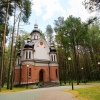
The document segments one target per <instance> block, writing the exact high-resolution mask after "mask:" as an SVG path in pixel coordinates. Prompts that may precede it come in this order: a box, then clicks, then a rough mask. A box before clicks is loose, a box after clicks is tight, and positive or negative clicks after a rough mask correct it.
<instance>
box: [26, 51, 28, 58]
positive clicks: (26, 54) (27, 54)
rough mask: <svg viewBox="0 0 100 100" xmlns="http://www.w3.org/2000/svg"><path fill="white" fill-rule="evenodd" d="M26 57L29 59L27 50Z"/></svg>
mask: <svg viewBox="0 0 100 100" xmlns="http://www.w3.org/2000/svg"><path fill="white" fill-rule="evenodd" d="M26 59H28V51H26Z"/></svg>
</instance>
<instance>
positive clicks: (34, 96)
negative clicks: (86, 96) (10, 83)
mask: <svg viewBox="0 0 100 100" xmlns="http://www.w3.org/2000/svg"><path fill="white" fill-rule="evenodd" d="M84 87H88V85H86V86H80V85H79V86H74V88H84ZM66 89H71V86H59V87H51V88H40V89H34V90H27V91H23V92H14V93H8V94H0V100H79V99H78V98H74V97H73V95H72V94H71V93H68V92H63V91H62V90H66Z"/></svg>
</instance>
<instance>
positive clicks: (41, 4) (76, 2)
mask: <svg viewBox="0 0 100 100" xmlns="http://www.w3.org/2000/svg"><path fill="white" fill-rule="evenodd" d="M83 1H84V0H32V3H33V4H34V5H32V14H31V16H30V18H29V23H30V24H27V25H26V24H24V26H20V28H22V29H23V30H25V31H27V32H29V33H31V31H32V30H33V29H34V24H35V23H37V24H38V28H39V29H41V30H42V32H44V33H45V31H46V26H47V25H48V24H49V25H51V26H52V27H54V20H57V19H58V17H64V19H67V17H68V16H69V15H73V16H75V17H80V18H81V20H82V21H86V20H87V19H88V18H89V17H90V16H95V12H94V13H89V12H88V11H87V10H86V9H85V7H84V6H83V5H82V2H83Z"/></svg>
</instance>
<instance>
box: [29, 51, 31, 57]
mask: <svg viewBox="0 0 100 100" xmlns="http://www.w3.org/2000/svg"><path fill="white" fill-rule="evenodd" d="M29 59H31V51H30V52H29Z"/></svg>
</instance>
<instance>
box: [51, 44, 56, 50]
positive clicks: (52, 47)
mask: <svg viewBox="0 0 100 100" xmlns="http://www.w3.org/2000/svg"><path fill="white" fill-rule="evenodd" d="M50 52H56V49H55V47H54V45H53V43H51V45H50Z"/></svg>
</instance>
